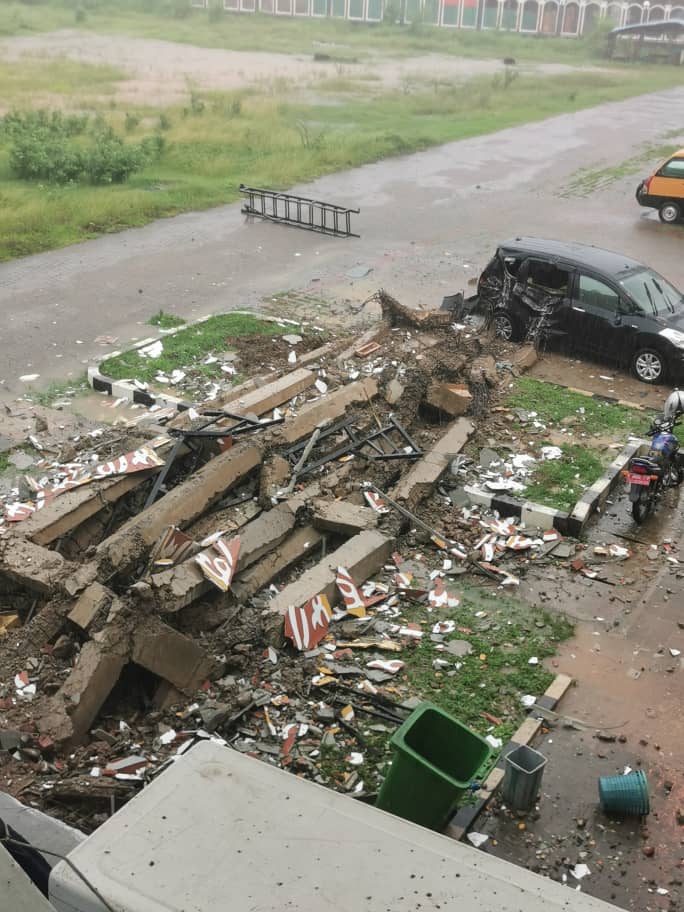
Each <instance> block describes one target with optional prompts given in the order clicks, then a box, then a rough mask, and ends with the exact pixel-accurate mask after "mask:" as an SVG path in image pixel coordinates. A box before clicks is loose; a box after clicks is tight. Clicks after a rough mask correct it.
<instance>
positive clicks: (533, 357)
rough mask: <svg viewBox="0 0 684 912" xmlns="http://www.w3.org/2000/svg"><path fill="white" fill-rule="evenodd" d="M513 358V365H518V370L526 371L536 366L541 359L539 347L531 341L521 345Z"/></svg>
mask: <svg viewBox="0 0 684 912" xmlns="http://www.w3.org/2000/svg"><path fill="white" fill-rule="evenodd" d="M511 360H512V361H513V366H514V367H517V368H518V370H520V371H526V370H529V369H530V368H531V367H534V365H535V364H536V363H537V361H538V360H539V356H538V354H537V349H536V348H535V347H534V345H533V344H532V343H531V342H530V343H528V344H527V345H521V346H520V348H519V349H518V350H517V352H516V353H515V354H514V355H513V357H512V359H511Z"/></svg>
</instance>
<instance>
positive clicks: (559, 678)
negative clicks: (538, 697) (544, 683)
mask: <svg viewBox="0 0 684 912" xmlns="http://www.w3.org/2000/svg"><path fill="white" fill-rule="evenodd" d="M570 687H572V678H571V677H570V675H565V674H557V675H556V677H555V678H554V679H553V681H552V682H551V683H550V684H549V686H548V687H547V688H546V690H545V692H544V696H545V697H551V699H552V700H555V701H556V703H558V701H559V700H561V699H562V698H563V697H564V696H565V694H566V693H567V692H568V690H569V689H570Z"/></svg>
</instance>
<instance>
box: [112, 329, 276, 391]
mask: <svg viewBox="0 0 684 912" xmlns="http://www.w3.org/2000/svg"><path fill="white" fill-rule="evenodd" d="M287 331H288V329H287V327H285V326H278V324H277V323H270V322H267V321H265V320H259V319H258V318H257V317H255V316H253V315H252V314H239V313H230V314H219V315H218V316H215V317H210V318H209V319H208V320H205V321H204V322H203V323H198V324H196V325H194V326H188V327H187V329H181V330H180V331H179V332H177V333H174V335H172V336H168V337H166V338H163V339H162V342H163V344H164V350H163V352H162V354H161V355H160V357H159V358H144V357H142V356H141V355H140V354H139V353H138V352H137V351H136V350H133V351H128V352H123V354H121V355H116V356H115V357H113V358H107V360H106V361H103V362H102V364H101V365H100V369H101V371H102V373H103V374H104V375H105V376H106V377H112V378H113V379H115V380H122V379H136V380H140V381H141V382H143V383H147V382H150V381H152V380H153V379H154V377H155V376H156V375H157V374H158V373H159V372H160V371H164V372H169V373H170V372H171V371H173V370H176V369H179V368H181V369H182V368H187V367H194V366H196V365H197V364H198V362H199V361H201V360H202V358H204V357H205V356H206V355H208V354H209V353H211V352H224V351H229V350H230V343H231V339H234V338H235V337H236V336H249V335H254V334H257V333H260V334H262V335H266V336H277V335H282V334H283V333H286V332H287ZM205 366H208V367H215V365H205Z"/></svg>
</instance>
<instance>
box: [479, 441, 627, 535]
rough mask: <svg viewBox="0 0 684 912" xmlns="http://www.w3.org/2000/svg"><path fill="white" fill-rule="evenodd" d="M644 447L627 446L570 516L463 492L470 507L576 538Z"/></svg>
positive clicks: (504, 498) (512, 500)
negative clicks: (475, 505)
mask: <svg viewBox="0 0 684 912" xmlns="http://www.w3.org/2000/svg"><path fill="white" fill-rule="evenodd" d="M644 443H645V441H643V440H637V441H634V442H632V443H628V444H627V445H626V446H625V447H624V448H623V450H622V451H621V452H620V454H619V455H618V456H616V457H615V459H614V460H613V461H612V462H611V464H610V465H609V466H608V467H607V468H606V470H605V472H604V473H603V475H601V477H600V478H598V479H597V480H596V481H595V482H594V483H593V484H592V485H591V486H590V487H589V488H587V490H586V491H585V492H584V494H583V495H582V496H581V498H580V499H579V500H578V501H577V503H576V504H575V506H574V507H573V508H572V510H571V511H570V513H566V512H564V511H563V510H554V509H553V508H552V507H545V506H544V505H543V504H536V503H532V502H531V501H522V500H517V499H516V498H515V497H508V496H506V495H499V494H489V493H487V491H481V490H480V489H479V488H476V487H474V486H473V485H465V487H464V489H463V490H464V491H465V493H466V494H467V495H468V497H469V498H470V500H471V502H472V503H475V504H480V505H481V506H483V507H487V508H488V509H490V510H496V511H497V512H498V513H499V514H500V515H501V516H505V517H508V516H513V517H518V518H519V519H520V520H521V521H522V522H524V523H525V525H526V526H537V527H539V528H541V529H557V530H558V531H559V532H561V533H562V534H563V535H572V536H573V537H575V538H576V537H577V536H579V535H581V534H582V532H583V531H584V527H585V526H586V524H587V522H588V521H589V519H590V518H591V517H592V516H593V515H594V513H595V512H596V511H597V510H599V509H600V508H601V507H602V506H603V505H604V504H605V502H606V500H607V499H608V495H609V494H610V492H611V491H612V490H613V488H614V487H615V486H616V484H617V483H618V481H619V480H620V472H621V471H622V469H624V467H625V466H626V465H627V463H628V462H629V460H630V459H631V458H632V456H634V454H635V453H636V452H637V450H638V449H639V448H640V447H641V446H643V445H644Z"/></svg>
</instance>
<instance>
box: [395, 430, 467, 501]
mask: <svg viewBox="0 0 684 912" xmlns="http://www.w3.org/2000/svg"><path fill="white" fill-rule="evenodd" d="M473 430H474V428H473V425H472V424H471V422H470V421H468V419H467V418H457V419H456V421H454V422H453V423H452V424H450V425H449V427H448V428H447V431H446V434H444V435H443V436H442V437H440V438H439V440H438V441H437V442H436V443H435V445H434V446H433V447H432V448H431V449H430V450H429V451H428V452H427V453H425V455H424V456H423V457H422V458H421V459H419V460H418V462H417V463H416V464H415V465H414V466H413V467H412V468H411V470H410V471H409V472H408V473H407V474H406V475H404V477H403V478H402V479H401V481H400V482H399V484H398V485H397V486H396V487H395V488H394V490H393V491H392V493H391V496H392V497H393V498H394V499H395V500H402V501H405V502H406V504H407V505H408V506H409V509H413V508H414V507H415V506H416V504H418V503H419V502H420V501H421V500H422V499H423V498H424V497H427V495H428V494H429V493H430V492H431V491H432V489H433V488H434V486H435V485H436V484H437V481H438V480H439V477H440V475H441V474H442V472H443V471H444V470H445V469H446V467H447V466H448V464H449V462H450V460H451V459H452V457H453V456H455V455H456V454H457V453H460V451H461V450H462V449H463V447H464V446H465V444H466V443H467V441H468V438H469V437H470V435H471V434H472V433H473Z"/></svg>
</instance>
